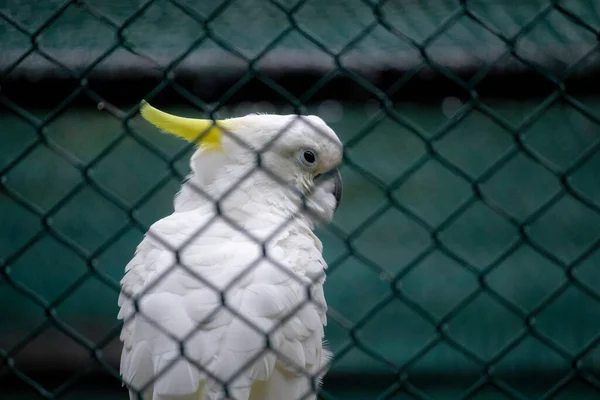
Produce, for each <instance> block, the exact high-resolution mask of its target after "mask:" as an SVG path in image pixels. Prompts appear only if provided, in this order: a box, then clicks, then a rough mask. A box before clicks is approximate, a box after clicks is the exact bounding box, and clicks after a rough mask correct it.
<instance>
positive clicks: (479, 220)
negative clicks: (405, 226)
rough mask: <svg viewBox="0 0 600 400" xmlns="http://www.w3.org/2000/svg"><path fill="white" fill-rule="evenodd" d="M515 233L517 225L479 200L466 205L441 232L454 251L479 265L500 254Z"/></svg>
mask: <svg viewBox="0 0 600 400" xmlns="http://www.w3.org/2000/svg"><path fill="white" fill-rule="evenodd" d="M517 237H518V236H517V232H516V229H515V228H514V227H513V226H512V225H511V224H510V223H509V222H507V220H506V219H504V218H502V217H500V216H499V215H498V214H496V213H495V212H494V211H492V209H490V208H489V207H486V206H485V205H482V204H481V203H476V204H475V205H473V206H471V207H469V209H468V210H467V211H465V212H464V213H463V214H462V216H461V217H460V218H459V219H457V220H456V221H455V222H454V223H453V224H452V225H450V226H449V227H448V228H447V229H445V230H444V231H443V232H442V233H441V235H440V238H441V240H442V242H443V243H444V245H446V246H448V248H449V249H450V250H451V251H452V252H453V253H455V254H458V255H459V256H460V257H461V258H462V259H464V260H467V261H468V262H470V263H472V264H474V265H476V266H478V267H480V268H483V267H485V266H487V265H489V264H490V263H493V262H494V261H495V260H496V259H497V258H498V257H500V256H501V255H503V254H504V253H505V252H506V251H507V250H508V248H509V246H510V245H511V244H512V243H513V242H514V241H516V240H517ZM474 238H477V239H476V241H475V242H473V240H474Z"/></svg>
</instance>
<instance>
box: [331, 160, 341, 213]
mask: <svg viewBox="0 0 600 400" xmlns="http://www.w3.org/2000/svg"><path fill="white" fill-rule="evenodd" d="M332 179H334V183H335V186H334V189H333V195H334V196H335V209H336V210H337V208H338V207H339V206H340V201H342V193H343V187H344V182H343V181H342V174H341V173H340V170H339V169H338V168H336V169H335V172H334V173H333V178H332Z"/></svg>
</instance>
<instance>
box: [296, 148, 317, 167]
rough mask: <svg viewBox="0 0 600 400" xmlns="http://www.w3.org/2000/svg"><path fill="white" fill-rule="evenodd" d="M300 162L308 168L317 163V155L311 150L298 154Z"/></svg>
mask: <svg viewBox="0 0 600 400" xmlns="http://www.w3.org/2000/svg"><path fill="white" fill-rule="evenodd" d="M300 161H302V163H304V164H306V165H308V166H311V165H313V164H314V163H315V162H317V155H316V154H315V152H314V151H312V150H303V151H302V152H301V153H300Z"/></svg>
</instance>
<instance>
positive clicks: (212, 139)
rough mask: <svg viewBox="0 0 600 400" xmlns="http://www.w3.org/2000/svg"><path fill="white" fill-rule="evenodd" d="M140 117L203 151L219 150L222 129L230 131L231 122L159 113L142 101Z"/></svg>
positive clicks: (232, 124)
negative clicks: (196, 144) (196, 145)
mask: <svg viewBox="0 0 600 400" xmlns="http://www.w3.org/2000/svg"><path fill="white" fill-rule="evenodd" d="M140 113H141V114H142V117H143V118H144V119H145V120H146V121H148V122H150V123H151V124H152V125H154V126H156V127H157V128H158V129H160V130H162V131H164V132H167V133H170V134H172V135H176V136H179V137H180V138H182V139H185V140H187V141H188V142H190V143H198V145H199V146H200V147H202V148H203V149H205V150H220V149H221V135H222V134H223V129H225V130H227V131H231V130H232V128H234V125H235V123H234V121H233V120H217V121H213V120H210V119H196V118H183V117H178V116H175V115H171V114H167V113H166V112H163V111H160V110H158V109H156V108H154V107H152V106H151V105H150V104H148V103H147V102H146V101H144V100H142V106H141V108H140Z"/></svg>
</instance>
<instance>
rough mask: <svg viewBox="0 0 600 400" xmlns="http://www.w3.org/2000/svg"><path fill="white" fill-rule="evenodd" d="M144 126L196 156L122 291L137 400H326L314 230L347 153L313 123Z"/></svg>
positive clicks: (272, 118)
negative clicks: (191, 146)
mask: <svg viewBox="0 0 600 400" xmlns="http://www.w3.org/2000/svg"><path fill="white" fill-rule="evenodd" d="M141 114H142V116H143V117H144V118H145V119H146V120H147V121H149V122H150V123H152V124H154V125H155V126H156V127H158V128H160V129H161V130H163V131H165V132H168V133H172V134H175V135H177V136H180V137H182V138H184V139H186V140H188V141H189V142H194V143H196V144H197V149H196V151H195V153H194V154H193V156H192V158H191V161H190V166H191V170H192V172H191V174H190V176H189V177H188V179H187V180H186V182H185V183H184V185H183V187H182V189H181V191H180V192H179V193H178V194H177V196H176V198H175V211H174V213H173V214H171V215H169V216H167V217H165V218H163V219H161V220H159V221H157V222H156V223H154V224H153V225H152V226H151V227H150V229H149V231H148V232H147V234H146V235H145V237H144V239H143V241H142V242H141V244H140V245H139V246H138V248H137V250H136V253H135V256H134V257H133V259H132V260H131V261H130V262H129V264H128V265H127V266H126V268H125V270H126V274H125V277H124V278H123V279H122V281H121V287H122V291H121V295H120V297H119V307H120V312H119V318H120V319H122V320H123V321H124V323H123V329H122V332H121V340H122V341H123V352H122V355H121V366H120V370H121V375H122V377H123V380H124V382H125V383H126V384H127V385H128V387H129V390H130V398H131V399H137V398H143V399H144V400H165V399H173V400H175V399H177V400H189V399H195V400H217V399H219V400H220V399H236V400H248V399H251V400H300V399H316V390H317V388H318V386H319V384H320V380H321V378H322V376H323V374H324V372H325V370H326V367H327V364H328V361H329V359H330V353H329V352H328V351H327V350H326V349H325V348H324V345H323V343H324V334H323V332H324V331H323V330H324V326H325V325H326V315H325V313H326V310H327V306H326V303H325V297H324V294H323V283H324V281H325V269H326V267H327V265H326V263H325V261H324V259H323V256H322V244H321V242H320V240H319V239H318V238H317V236H316V235H315V234H314V233H313V230H314V228H315V226H316V224H318V223H322V222H328V221H329V220H330V219H331V218H332V216H333V212H334V210H335V209H336V208H337V206H338V204H339V202H340V198H341V193H342V182H341V177H340V174H339V170H338V169H337V167H338V165H339V163H340V161H341V158H342V144H341V142H340V140H339V139H338V137H337V136H336V134H335V133H334V132H333V130H332V129H331V128H329V127H328V126H327V125H326V124H325V123H324V122H323V120H321V119H320V118H319V117H316V116H299V115H248V116H245V117H241V118H232V119H226V120H218V121H212V120H202V119H192V118H181V117H177V116H173V115H170V114H166V113H164V112H162V111H159V110H157V109H155V108H153V107H152V106H150V105H149V104H147V103H145V102H144V103H142V107H141ZM138 393H139V395H138Z"/></svg>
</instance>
